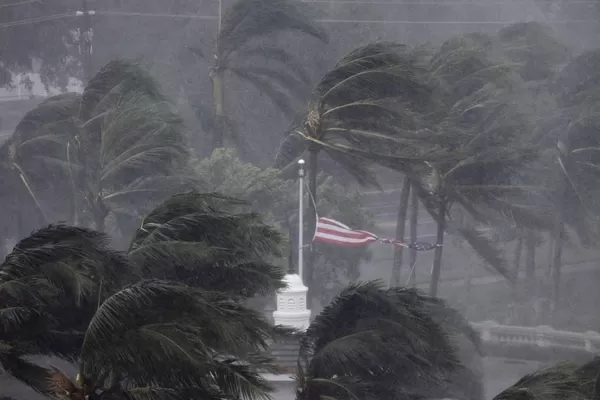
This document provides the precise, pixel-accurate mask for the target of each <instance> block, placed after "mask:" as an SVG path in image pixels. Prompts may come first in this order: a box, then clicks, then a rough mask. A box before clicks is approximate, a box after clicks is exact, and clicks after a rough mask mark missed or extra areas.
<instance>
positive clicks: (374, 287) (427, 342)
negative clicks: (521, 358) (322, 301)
mask: <svg viewBox="0 0 600 400" xmlns="http://www.w3.org/2000/svg"><path fill="white" fill-rule="evenodd" d="M458 336H463V337H466V338H467V340H468V341H471V343H472V344H473V345H474V349H478V348H479V347H478V346H479V338H478V336H477V334H476V333H475V332H474V331H473V330H472V329H471V327H470V326H469V324H468V322H467V321H466V320H465V319H464V318H462V316H460V314H458V313H457V312H456V311H455V310H453V309H451V308H448V307H447V306H446V305H445V304H444V302H443V301H441V300H438V299H434V298H431V297H428V296H426V295H424V294H422V293H420V292H419V291H417V290H414V289H404V288H396V287H393V288H389V289H384V288H383V285H382V284H381V282H366V283H362V284H358V285H352V286H349V287H348V288H346V289H345V290H344V291H342V293H340V294H339V295H338V296H337V297H336V298H335V299H334V300H333V301H332V303H331V304H330V305H329V306H327V307H326V308H325V309H324V310H323V311H322V312H321V314H320V315H318V316H317V317H316V318H315V320H314V321H313V322H312V323H311V325H310V326H309V328H308V329H307V331H306V334H305V335H304V337H303V338H302V340H301V346H300V357H299V362H298V364H299V375H298V389H297V390H298V394H297V398H299V399H318V398H324V397H326V398H332V399H350V398H354V399H356V398H361V399H377V398H395V397H398V396H402V397H404V396H406V397H408V398H421V397H427V398H444V397H452V398H460V399H478V398H480V396H481V395H482V393H481V389H482V387H481V382H480V381H479V377H477V376H476V374H474V373H471V372H470V371H468V369H466V367H465V365H463V363H462V362H461V360H460V356H459V354H458V351H457V348H456V342H455V341H454V340H455V339H456V337H458ZM459 375H460V379H458V377H459Z"/></svg>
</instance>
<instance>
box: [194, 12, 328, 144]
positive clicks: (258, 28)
mask: <svg viewBox="0 0 600 400" xmlns="http://www.w3.org/2000/svg"><path fill="white" fill-rule="evenodd" d="M220 7H221V3H219V10H220V9H221V8H220ZM219 12H220V11H219ZM285 31H298V32H300V33H302V34H305V35H309V36H312V37H315V38H317V39H319V40H322V41H325V40H326V36H325V34H324V33H323V32H322V31H321V30H320V29H318V28H317V27H315V26H314V25H313V23H312V21H311V19H310V17H309V15H308V13H307V12H306V10H305V9H304V7H302V5H301V4H299V3H297V2H292V1H289V0H239V1H237V2H236V3H235V4H234V5H233V6H232V7H231V9H229V10H228V11H227V12H226V13H225V15H224V16H223V18H222V20H221V16H220V14H219V27H218V32H217V38H216V42H215V46H214V51H213V58H212V63H213V65H212V67H211V70H210V79H211V81H212V88H213V106H214V109H213V113H212V114H213V115H212V118H211V117H210V115H208V114H207V113H206V112H205V111H204V109H203V108H202V107H197V109H198V111H199V114H200V119H201V120H204V121H205V123H207V124H208V125H207V128H208V129H209V132H210V133H211V135H212V148H213V150H214V149H215V148H218V147H223V144H224V141H225V140H226V139H230V140H232V141H233V142H234V143H236V144H244V137H243V136H242V135H241V133H239V132H236V131H235V128H234V126H233V125H234V124H233V122H232V120H231V119H229V118H227V116H226V112H225V104H226V103H225V82H224V81H225V79H226V74H227V73H229V74H231V75H233V76H235V77H237V78H238V79H241V80H242V81H245V82H247V83H249V84H250V85H252V86H254V87H255V88H256V89H258V91H259V92H260V93H263V94H265V95H266V96H267V97H269V98H270V99H271V101H272V102H273V104H274V105H275V106H276V107H277V108H279V109H280V110H281V111H282V112H283V113H284V114H286V115H287V116H290V115H291V114H292V113H293V112H294V107H293V106H292V101H291V99H292V98H293V97H298V96H299V97H304V95H305V94H306V87H307V86H308V84H309V77H308V75H307V74H306V72H305V71H304V69H303V68H302V67H301V66H300V65H299V64H298V62H297V60H296V58H295V57H294V56H293V55H292V54H291V53H289V52H288V51H286V50H284V49H282V48H279V47H275V46H270V45H267V44H263V43H260V42H258V41H257V40H256V39H262V38H263V37H265V36H267V35H272V34H274V33H280V32H285ZM190 50H191V51H192V52H193V53H194V54H196V55H197V56H199V57H202V58H204V57H205V52H204V51H203V49H202V48H200V47H192V48H191V49H190ZM260 59H266V60H268V61H274V62H276V63H277V65H278V66H277V67H275V68H274V67H273V66H272V65H257V64H256V62H257V60H260ZM227 136H229V137H227Z"/></svg>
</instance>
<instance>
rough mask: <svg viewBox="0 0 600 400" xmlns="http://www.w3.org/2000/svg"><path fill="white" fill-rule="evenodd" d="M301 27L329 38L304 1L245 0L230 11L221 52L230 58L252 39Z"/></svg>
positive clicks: (224, 26)
mask: <svg viewBox="0 0 600 400" xmlns="http://www.w3.org/2000/svg"><path fill="white" fill-rule="evenodd" d="M282 31H298V32H301V33H303V34H306V35H310V36H313V37H315V38H318V39H320V40H326V36H325V34H324V33H323V31H322V30H321V29H319V28H317V27H315V26H314V24H313V22H312V21H311V18H310V16H309V13H308V12H307V9H306V7H305V6H304V5H303V4H300V3H296V2H292V1H288V0H241V1H237V2H236V3H235V4H234V5H233V6H232V7H231V9H229V10H228V11H227V13H226V14H225V16H224V18H223V22H222V25H221V31H220V32H219V36H218V53H219V54H218V56H219V58H220V59H226V58H227V57H228V56H229V55H230V54H231V53H233V52H235V51H236V50H238V49H240V48H242V47H243V46H244V45H245V44H247V43H248V42H249V41H250V40H253V39H256V38H260V37H262V36H265V35H268V34H272V33H277V32H282Z"/></svg>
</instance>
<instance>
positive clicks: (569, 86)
mask: <svg viewBox="0 0 600 400" xmlns="http://www.w3.org/2000/svg"><path fill="white" fill-rule="evenodd" d="M598 60H600V50H593V51H587V52H585V53H583V54H581V55H579V56H578V57H576V58H575V59H573V60H572V61H571V62H570V63H568V64H567V65H566V66H565V67H564V68H563V69H562V71H560V72H559V74H558V76H557V78H556V81H555V84H554V93H555V95H556V98H557V102H558V106H559V107H560V110H561V112H560V113H558V115H556V116H555V118H551V119H550V121H549V122H550V124H552V127H553V129H548V130H546V131H545V132H544V133H545V137H544V141H545V143H551V144H550V146H552V147H554V148H555V150H554V152H553V153H552V159H553V160H552V161H553V162H552V164H553V167H554V169H555V170H556V171H557V174H556V176H558V177H559V178H558V180H555V181H554V182H553V183H554V185H553V186H552V188H553V190H554V194H555V197H554V199H555V200H554V204H555V207H554V216H555V221H554V230H553V234H552V238H553V243H554V246H553V255H552V276H553V285H552V290H551V292H552V301H553V304H554V306H555V307H556V303H557V302H558V301H559V299H560V296H559V293H560V291H559V289H560V271H561V263H562V261H561V259H562V246H563V242H564V237H565V233H566V232H565V225H566V224H569V225H571V226H572V227H573V228H574V229H575V231H576V232H577V234H578V235H579V237H580V239H581V241H582V242H583V244H588V243H590V239H591V238H592V237H597V235H598V230H597V221H598V215H600V214H599V212H600V210H599V209H598V208H597V206H596V201H595V199H597V196H598V193H599V192H598V189H599V187H598V185H597V184H596V182H597V179H598V171H599V165H600V158H598V154H599V153H598V148H599V145H600V142H599V137H598V135H597V133H596V126H597V124H598V123H599V122H600V120H599V119H598V113H597V112H596V111H595V110H597V109H598V106H599V105H600V90H599V88H600V87H599V86H598V84H597V82H598V72H597V71H596V69H594V68H592V65H593V64H594V62H596V61H598ZM550 124H549V125H550Z"/></svg>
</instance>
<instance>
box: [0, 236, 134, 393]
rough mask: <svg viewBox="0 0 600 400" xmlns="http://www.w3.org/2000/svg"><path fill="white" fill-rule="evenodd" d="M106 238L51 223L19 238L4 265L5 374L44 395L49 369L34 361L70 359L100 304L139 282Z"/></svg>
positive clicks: (0, 354)
mask: <svg viewBox="0 0 600 400" xmlns="http://www.w3.org/2000/svg"><path fill="white" fill-rule="evenodd" d="M108 243H109V238H108V237H107V236H105V235H104V234H102V233H99V232H95V231H91V230H88V229H85V228H76V227H69V226H64V225H51V226H48V227H46V228H43V229H40V230H38V231H36V232H34V233H32V234H31V235H30V236H28V237H26V238H24V239H22V240H21V241H20V242H19V243H17V245H16V246H15V248H14V249H13V251H12V252H11V253H10V254H9V255H8V256H7V257H6V259H5V260H4V262H3V263H2V264H1V265H0V317H1V318H0V320H1V321H2V322H1V323H0V368H2V370H4V371H6V372H7V373H8V374H9V375H11V376H13V377H14V378H16V379H18V380H20V381H21V382H23V383H25V384H27V385H29V386H31V387H32V388H34V389H35V390H37V391H39V392H41V393H46V394H47V393H48V390H47V387H46V379H47V371H46V370H45V369H44V368H41V367H40V366H38V365H36V364H35V363H33V362H31V360H29V359H27V358H26V356H30V355H43V356H51V355H55V356H60V357H63V358H65V359H73V358H74V357H76V356H77V352H78V348H79V346H80V345H81V343H82V340H83V331H84V329H85V327H86V326H87V323H88V322H89V321H90V318H91V316H92V315H93V314H94V312H95V310H96V308H97V306H98V304H99V303H100V302H102V301H103V300H104V299H105V298H107V297H108V296H109V295H110V294H112V293H114V290H115V289H116V288H119V287H121V286H123V285H124V284H125V283H126V282H128V281H130V279H132V278H134V277H135V272H134V271H133V268H132V267H131V266H130V264H129V262H128V261H127V259H126V258H125V257H124V256H123V255H121V254H120V253H118V252H115V251H114V250H112V249H110V247H109V246H108Z"/></svg>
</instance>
